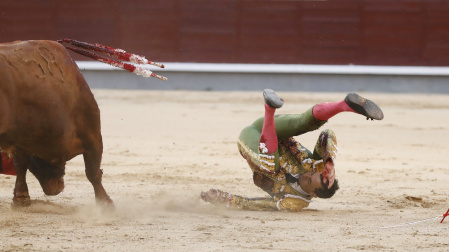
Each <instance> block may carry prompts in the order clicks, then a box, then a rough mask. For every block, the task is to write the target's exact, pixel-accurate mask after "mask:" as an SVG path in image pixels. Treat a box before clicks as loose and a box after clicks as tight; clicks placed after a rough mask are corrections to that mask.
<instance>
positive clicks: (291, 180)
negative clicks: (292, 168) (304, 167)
mask: <svg viewBox="0 0 449 252" xmlns="http://www.w3.org/2000/svg"><path fill="white" fill-rule="evenodd" d="M285 180H287V183H296V182H299V180H298V179H297V178H295V177H293V176H292V175H291V174H290V173H285Z"/></svg>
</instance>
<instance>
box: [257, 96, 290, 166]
mask: <svg viewBox="0 0 449 252" xmlns="http://www.w3.org/2000/svg"><path fill="white" fill-rule="evenodd" d="M263 96H264V99H265V117H264V121H263V126H262V132H261V134H260V138H259V158H260V168H261V169H263V170H265V171H267V172H269V173H276V171H277V170H278V168H279V153H278V144H279V143H278V137H277V135H276V126H275V123H274V113H275V112H276V109H277V108H280V107H282V105H283V104H284V101H283V100H282V99H281V98H280V97H279V96H278V95H276V94H275V93H274V91H273V90H271V89H265V90H264V91H263Z"/></svg>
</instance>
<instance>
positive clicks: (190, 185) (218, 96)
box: [0, 90, 449, 251]
mask: <svg viewBox="0 0 449 252" xmlns="http://www.w3.org/2000/svg"><path fill="white" fill-rule="evenodd" d="M94 94H95V97H96V98H97V101H98V103H99V106H100V109H101V112H102V129H103V131H102V132H103V141H104V154H103V163H102V168H103V170H104V177H103V184H104V186H105V188H106V190H107V191H108V193H109V195H110V196H111V198H112V199H113V200H114V202H115V205H116V210H115V211H114V212H112V213H107V212H103V211H102V209H101V208H99V207H97V206H96V204H95V200H94V193H93V188H92V186H91V184H90V183H89V182H88V180H87V178H86V176H85V174H84V164H83V160H82V158H81V157H76V158H75V159H73V160H71V161H70V162H69V163H68V165H67V167H66V173H67V174H66V176H65V181H66V188H65V190H64V192H62V193H61V194H60V195H58V196H52V197H49V196H45V195H44V194H43V192H42V189H41V188H40V186H39V184H38V182H37V180H36V179H35V178H34V177H33V175H31V174H29V176H28V186H29V189H30V194H31V198H32V206H31V207H28V208H23V209H14V208H11V202H12V196H13V195H12V193H13V188H14V182H15V178H14V177H12V176H2V175H0V185H1V188H0V212H1V214H0V236H1V239H0V250H1V251H249V250H250V251H351V250H352V251H355V250H368V251H379V250H380V251H418V250H420V251H421V250H423V249H425V250H426V251H429V250H431V251H447V249H448V248H449V237H448V234H449V219H447V220H446V221H445V222H444V223H443V224H440V223H439V222H440V220H441V218H436V219H432V220H430V221H427V222H422V223H417V224H414V225H408V226H402V227H396V228H387V229H382V227H386V226H391V225H397V224H401V223H407V222H413V221H418V220H423V219H427V218H431V217H435V216H440V215H442V214H444V213H445V212H446V210H447V209H448V207H449V200H448V192H449V182H448V181H449V168H448V167H447V160H446V159H447V155H448V154H447V151H448V147H447V144H448V143H449V96H440V95H412V94H407V95H402V94H362V95H364V96H366V97H368V98H370V99H372V100H374V101H376V102H377V103H378V104H379V105H380V106H381V107H382V108H383V110H384V114H385V119H384V120H383V121H380V122H378V121H374V122H371V121H366V120H365V118H363V117H361V116H358V115H356V114H353V113H344V114H340V115H339V116H337V117H335V118H333V119H331V121H330V122H329V123H328V124H326V125H325V126H324V127H325V128H331V129H333V130H334V131H335V132H336V134H337V138H338V144H339V150H340V152H339V156H338V160H337V164H336V174H337V178H338V179H339V181H340V186H341V189H340V190H339V191H338V193H337V194H336V195H335V196H334V197H333V198H332V199H329V200H323V199H316V200H314V202H313V203H311V204H310V206H309V208H306V209H305V210H303V211H302V212H298V213H289V212H250V211H235V210H228V209H219V208H216V207H214V206H212V205H209V204H207V203H204V202H201V201H200V199H199V195H200V192H201V191H205V190H208V189H210V188H219V189H223V190H225V191H227V192H230V193H235V194H240V195H245V196H251V197H256V196H265V193H264V192H263V191H262V190H260V189H258V188H257V187H256V186H255V185H253V183H252V175H251V171H250V169H249V167H248V166H247V164H246V162H245V161H244V160H243V159H242V158H241V157H240V155H239V153H238V150H237V145H236V139H237V137H238V135H239V133H240V130H241V129H242V128H243V127H245V126H247V125H248V124H250V123H251V122H252V121H253V120H254V119H256V118H258V117H259V116H262V115H263V98H262V93H261V92H187V91H123V90H94ZM280 94H281V95H282V96H283V97H284V100H285V105H284V107H283V108H282V109H281V110H279V111H278V112H279V113H301V112H303V111H305V110H306V109H308V108H309V107H311V106H312V105H313V104H316V103H320V102H325V101H336V100H340V99H342V98H343V97H344V96H345V94H342V93H280ZM323 129H324V128H323ZM318 134H319V131H315V132H311V133H308V134H306V135H303V136H301V137H299V138H297V139H298V140H299V141H300V142H302V143H303V144H305V145H306V146H307V147H309V148H312V147H313V146H314V144H315V141H316V139H317V137H318Z"/></svg>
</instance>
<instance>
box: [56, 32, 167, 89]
mask: <svg viewBox="0 0 449 252" xmlns="http://www.w3.org/2000/svg"><path fill="white" fill-rule="evenodd" d="M58 42H59V43H61V44H63V43H64V42H65V43H69V44H71V45H74V46H76V47H79V48H75V47H71V46H68V45H65V44H63V45H64V47H65V48H67V49H69V50H71V51H73V52H76V53H78V54H81V55H83V56H86V57H89V58H92V59H94V60H97V61H100V62H103V63H106V64H109V65H111V66H115V67H118V68H122V69H125V70H127V71H129V72H131V73H135V74H137V75H141V76H143V77H155V78H158V79H161V80H164V81H166V80H167V77H164V76H160V75H157V74H154V73H152V72H151V71H150V70H148V69H146V68H143V67H139V66H135V65H133V64H128V63H124V62H123V61H127V62H131V63H134V64H139V65H144V64H149V65H153V66H157V67H160V68H164V67H165V66H164V65H163V64H160V63H156V62H152V61H149V60H147V59H146V58H145V57H144V56H140V55H136V54H132V53H128V52H126V51H124V50H122V49H115V48H112V47H109V46H104V45H101V44H89V43H86V42H81V41H77V40H73V39H67V38H66V39H62V40H58ZM80 48H83V49H80ZM88 50H92V51H96V52H101V53H104V54H108V55H110V56H112V57H115V58H117V59H110V58H106V57H103V56H100V55H98V54H96V53H94V52H91V51H88Z"/></svg>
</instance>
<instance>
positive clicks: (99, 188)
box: [83, 146, 113, 205]
mask: <svg viewBox="0 0 449 252" xmlns="http://www.w3.org/2000/svg"><path fill="white" fill-rule="evenodd" d="M102 154H103V148H102V146H95V147H93V149H90V150H88V151H86V152H85V153H84V154H83V157H84V164H85V167H86V170H85V171H86V176H87V179H88V180H89V181H90V183H92V186H93V187H94V192H95V199H96V201H97V203H102V204H106V205H112V204H113V202H112V200H111V198H110V197H109V195H108V194H107V193H106V190H105V189H104V187H103V184H102V181H101V179H102V176H103V171H102V170H101V169H100V164H101V157H102Z"/></svg>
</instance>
